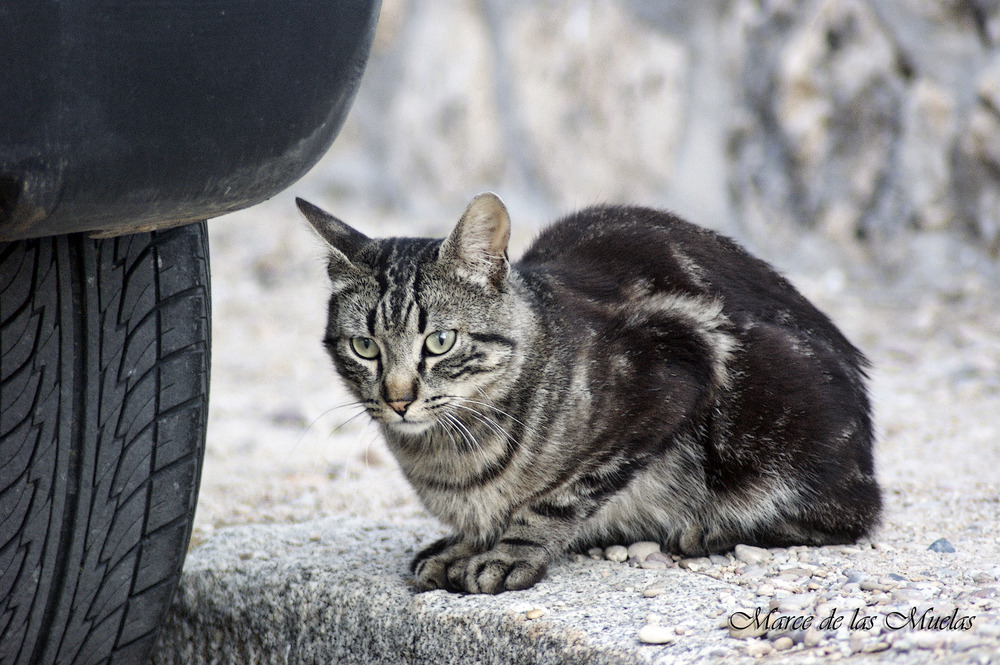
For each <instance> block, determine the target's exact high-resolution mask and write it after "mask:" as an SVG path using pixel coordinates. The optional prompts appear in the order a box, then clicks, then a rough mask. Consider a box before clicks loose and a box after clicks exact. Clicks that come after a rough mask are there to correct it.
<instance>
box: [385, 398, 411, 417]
mask: <svg viewBox="0 0 1000 665" xmlns="http://www.w3.org/2000/svg"><path fill="white" fill-rule="evenodd" d="M411 404H413V400H412V399H410V400H407V399H398V400H395V401H393V402H389V408H390V409H392V410H393V411H395V412H396V413H398V414H399V415H403V414H405V413H406V409H407V408H408V407H409V406H410V405H411Z"/></svg>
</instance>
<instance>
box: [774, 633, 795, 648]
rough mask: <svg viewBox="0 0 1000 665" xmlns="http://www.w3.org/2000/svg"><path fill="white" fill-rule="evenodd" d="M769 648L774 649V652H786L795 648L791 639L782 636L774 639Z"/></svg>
mask: <svg viewBox="0 0 1000 665" xmlns="http://www.w3.org/2000/svg"><path fill="white" fill-rule="evenodd" d="M771 646H773V647H774V650H775V651H787V650H788V649H791V648H792V647H793V646H795V642H793V641H792V638H790V637H788V636H784V637H779V638H778V639H776V640H775V641H774V642H773V643H772V644H771Z"/></svg>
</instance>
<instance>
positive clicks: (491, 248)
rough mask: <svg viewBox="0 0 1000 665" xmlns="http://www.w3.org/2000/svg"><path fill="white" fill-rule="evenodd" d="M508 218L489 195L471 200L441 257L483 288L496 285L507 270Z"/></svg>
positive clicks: (497, 200)
mask: <svg viewBox="0 0 1000 665" xmlns="http://www.w3.org/2000/svg"><path fill="white" fill-rule="evenodd" d="M509 241H510V215H508V214H507V207H506V206H505V205H504V204H503V201H501V200H500V197H499V196H497V195H496V194H494V193H492V192H487V193H485V194H480V195H479V196H477V197H476V198H474V199H472V203H470V204H469V207H468V208H466V209H465V213H464V214H463V215H462V219H460V220H459V221H458V225H457V226H456V227H455V229H454V230H453V231H452V232H451V235H449V236H448V237H447V238H446V239H445V241H444V243H443V244H442V245H441V253H440V255H439V256H440V258H441V260H442V261H444V262H446V263H449V264H451V265H452V267H453V269H454V270H455V272H457V273H458V275H459V276H460V277H463V278H465V279H468V280H469V281H472V282H474V283H476V284H480V285H482V286H488V285H489V286H494V287H496V286H499V285H500V283H501V282H503V280H504V279H506V278H507V273H508V272H509V271H510V263H509V262H508V261H507V243H508V242H509Z"/></svg>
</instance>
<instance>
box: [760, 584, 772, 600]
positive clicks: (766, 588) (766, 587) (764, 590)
mask: <svg viewBox="0 0 1000 665" xmlns="http://www.w3.org/2000/svg"><path fill="white" fill-rule="evenodd" d="M757 595H758V596H768V597H770V596H773V595H774V587H773V586H771V585H770V584H761V585H760V586H759V587H757Z"/></svg>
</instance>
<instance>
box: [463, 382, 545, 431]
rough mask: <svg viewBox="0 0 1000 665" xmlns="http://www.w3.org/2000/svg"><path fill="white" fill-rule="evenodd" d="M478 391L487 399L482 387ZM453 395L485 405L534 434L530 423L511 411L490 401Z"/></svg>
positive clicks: (472, 402)
mask: <svg viewBox="0 0 1000 665" xmlns="http://www.w3.org/2000/svg"><path fill="white" fill-rule="evenodd" d="M478 392H479V394H481V395H482V396H483V399H485V400H488V399H489V397H487V395H486V391H484V390H483V389H482V388H479V389H478ZM454 397H455V398H456V399H460V400H463V401H465V402H469V403H471V404H478V405H479V406H485V407H486V408H487V409H492V410H493V411H496V412H497V413H499V414H500V415H501V416H504V417H505V418H509V419H511V420H513V421H514V422H515V423H517V424H518V425H520V426H521V427H523V428H524V429H525V430H526V431H528V432H529V433H531V434H534V430H533V428H532V427H531V426H530V425H528V424H527V423H526V422H524V421H523V420H521V419H519V418H518V417H517V416H515V415H513V414H512V413H509V412H507V411H504V410H503V409H501V408H500V407H498V406H496V405H495V404H492V403H490V402H483V401H480V400H475V399H470V398H468V397H459V396H458V395H455V396H454Z"/></svg>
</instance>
